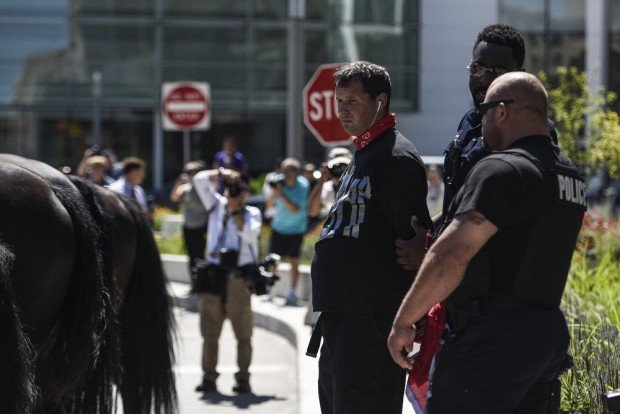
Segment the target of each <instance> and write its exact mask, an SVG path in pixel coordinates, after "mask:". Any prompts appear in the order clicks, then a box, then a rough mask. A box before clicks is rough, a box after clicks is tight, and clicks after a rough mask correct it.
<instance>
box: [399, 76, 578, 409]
mask: <svg viewBox="0 0 620 414" xmlns="http://www.w3.org/2000/svg"><path fill="white" fill-rule="evenodd" d="M479 108H480V112H481V113H482V114H483V119H482V129H483V136H484V145H485V146H486V147H487V148H489V149H491V150H494V151H497V152H493V153H492V154H491V155H488V156H487V157H485V158H484V159H482V160H481V161H479V162H478V163H477V164H476V165H475V166H474V167H473V168H472V170H471V172H470V173H469V174H468V175H467V178H466V179H465V183H464V184H463V187H462V188H461V190H460V191H459V193H458V194H457V196H456V197H455V200H454V202H453V203H452V205H451V207H450V209H449V210H448V213H447V214H448V219H450V225H449V226H448V227H447V228H446V230H445V231H444V232H443V234H442V235H441V236H440V237H439V238H438V240H437V241H436V242H435V244H434V245H433V246H432V248H431V249H430V250H429V252H428V253H427V255H426V257H425V259H424V262H423V263H422V268H421V269H420V272H419V273H418V276H417V278H416V281H415V282H414V284H413V286H412V288H411V289H410V291H409V292H408V294H407V296H406V297H405V300H404V301H403V304H402V305H401V308H400V309H399V312H398V314H397V316H396V319H395V320H394V324H393V327H392V332H391V333H390V337H389V339H388V348H389V349H390V353H391V355H392V358H393V359H394V360H395V361H396V363H397V364H399V365H400V366H401V367H403V368H411V367H412V364H411V363H410V362H409V361H408V360H407V359H405V358H404V357H403V350H410V349H411V344H412V340H413V337H414V336H415V334H416V328H415V327H414V326H413V323H415V322H416V321H418V320H419V319H420V318H421V317H422V316H423V315H424V314H425V313H426V312H427V310H428V309H429V308H430V307H431V306H433V305H434V304H435V303H437V302H440V301H444V300H445V304H446V306H447V308H448V321H449V326H450V329H451V330H450V334H449V335H448V336H447V338H445V342H444V344H443V347H442V349H441V351H440V352H439V354H438V356H437V360H436V366H435V372H434V374H433V377H432V378H431V395H432V396H431V397H430V398H429V400H428V405H427V409H428V412H429V413H432V414H437V413H440V414H441V413H460V412H475V413H528V414H531V413H547V412H553V410H555V412H557V404H558V403H559V401H558V400H559V382H558V381H557V377H558V374H559V373H560V371H561V369H562V365H563V363H564V361H565V359H566V353H567V349H568V343H569V335H568V329H567V326H566V321H565V319H564V315H563V314H562V312H561V311H560V309H559V305H560V299H561V296H562V293H563V290H564V286H565V284H566V277H567V275H568V270H569V267H570V261H571V257H572V253H573V249H574V247H575V242H576V239H577V234H578V233H579V229H580V227H581V222H582V218H583V214H584V212H585V210H586V204H585V184H584V182H583V179H582V178H581V177H580V176H579V175H578V173H577V171H576V169H575V167H574V165H573V164H572V163H571V162H570V160H569V159H568V158H566V157H565V156H564V155H563V154H562V153H561V152H560V150H559V148H558V147H557V146H556V145H555V144H554V143H553V142H552V140H551V137H550V135H549V126H548V123H547V94H546V91H545V89H544V87H543V85H542V84H541V83H540V81H539V80H538V79H537V78H536V77H535V76H533V75H530V74H527V73H525V72H512V73H508V74H505V75H502V76H500V77H499V78H497V79H496V80H495V81H494V82H493V83H492V84H491V86H490V88H489V89H488V92H487V93H486V96H485V100H484V102H483V103H481V104H480V105H479ZM481 264H483V265H484V266H481ZM554 404H556V405H555V408H552V407H554ZM548 410H551V411H548Z"/></svg>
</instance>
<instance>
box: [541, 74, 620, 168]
mask: <svg viewBox="0 0 620 414" xmlns="http://www.w3.org/2000/svg"><path fill="white" fill-rule="evenodd" d="M557 74H558V77H557V86H555V87H549V85H548V84H549V80H548V77H547V75H546V74H545V73H540V75H539V76H540V78H541V79H542V81H543V83H546V84H547V92H548V94H549V117H550V118H551V119H552V120H553V121H554V122H555V123H556V128H557V131H558V141H559V144H560V148H562V150H563V151H564V152H565V153H566V154H567V155H568V156H569V157H570V158H571V159H572V160H573V162H574V163H575V164H576V165H577V166H578V167H579V169H580V170H581V171H582V172H583V173H592V172H594V171H596V170H598V169H600V168H605V169H606V170H607V171H608V172H609V175H610V176H611V177H613V178H620V116H619V115H618V113H617V112H616V111H615V110H613V109H612V106H613V104H614V103H615V101H616V94H615V93H614V92H609V91H606V90H605V89H604V88H602V87H601V88H599V89H598V90H596V91H594V92H592V91H590V89H589V88H588V77H587V75H586V73H585V72H583V71H582V70H580V69H578V68H575V67H569V68H566V67H559V68H558V69H557ZM554 83H556V82H554ZM587 120H589V124H588V123H587Z"/></svg>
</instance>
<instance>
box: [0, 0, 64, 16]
mask: <svg viewBox="0 0 620 414" xmlns="http://www.w3.org/2000/svg"><path fill="white" fill-rule="evenodd" d="M68 4H69V2H68V1H67V0H2V1H1V2H0V13H2V14H5V13H11V12H36V13H48V12H56V13H66V11H67V7H68Z"/></svg>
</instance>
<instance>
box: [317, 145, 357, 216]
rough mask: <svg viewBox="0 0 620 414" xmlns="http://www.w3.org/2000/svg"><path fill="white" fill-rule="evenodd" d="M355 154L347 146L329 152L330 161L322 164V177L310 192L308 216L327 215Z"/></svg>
mask: <svg viewBox="0 0 620 414" xmlns="http://www.w3.org/2000/svg"><path fill="white" fill-rule="evenodd" d="M351 158H353V154H352V153H351V151H349V150H348V149H346V148H342V147H339V148H334V149H333V150H331V151H330V152H329V155H328V161H327V162H326V163H323V165H321V178H319V180H318V181H317V183H316V185H315V186H314V188H313V189H312V191H311V192H310V198H309V200H308V216H310V217H320V218H325V217H327V213H329V208H330V207H331V206H332V204H334V201H335V200H336V191H337V190H338V184H339V182H340V177H341V176H342V173H344V171H345V170H346V169H347V166H348V165H349V162H350V161H351Z"/></svg>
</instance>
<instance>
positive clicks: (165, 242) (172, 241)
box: [155, 234, 187, 255]
mask: <svg viewBox="0 0 620 414" xmlns="http://www.w3.org/2000/svg"><path fill="white" fill-rule="evenodd" d="M155 242H156V243H157V248H158V249H159V253H166V254H183V255H187V250H186V249H185V243H184V242H183V237H182V236H181V235H180V234H175V235H174V236H172V237H166V238H163V237H161V236H156V237H155Z"/></svg>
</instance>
